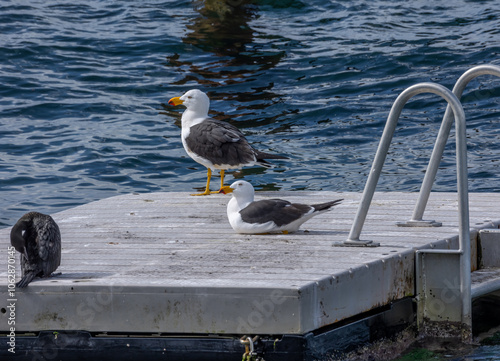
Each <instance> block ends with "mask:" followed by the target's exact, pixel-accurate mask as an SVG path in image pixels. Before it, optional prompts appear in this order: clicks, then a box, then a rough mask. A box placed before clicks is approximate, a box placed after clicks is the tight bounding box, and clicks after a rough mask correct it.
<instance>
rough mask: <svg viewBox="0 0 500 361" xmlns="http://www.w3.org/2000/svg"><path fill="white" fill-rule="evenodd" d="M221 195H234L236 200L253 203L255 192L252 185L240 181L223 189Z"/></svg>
mask: <svg viewBox="0 0 500 361" xmlns="http://www.w3.org/2000/svg"><path fill="white" fill-rule="evenodd" d="M220 193H224V194H227V193H233V195H234V197H235V198H242V199H249V200H250V201H253V197H254V193H255V191H254V189H253V186H252V185H251V184H250V183H248V182H247V181H244V180H239V181H236V182H234V183H233V184H231V185H230V186H225V187H222V188H221V190H220Z"/></svg>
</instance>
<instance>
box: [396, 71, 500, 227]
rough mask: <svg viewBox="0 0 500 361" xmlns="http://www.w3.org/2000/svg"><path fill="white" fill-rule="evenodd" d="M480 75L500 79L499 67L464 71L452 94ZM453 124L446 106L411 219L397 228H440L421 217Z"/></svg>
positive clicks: (458, 91) (449, 106)
mask: <svg viewBox="0 0 500 361" xmlns="http://www.w3.org/2000/svg"><path fill="white" fill-rule="evenodd" d="M480 75H496V76H498V77H500V66H497V65H479V66H476V67H474V68H472V69H470V70H468V71H466V72H465V73H464V74H463V75H462V76H461V77H460V78H459V79H458V80H457V82H456V83H455V86H454V87H453V94H455V96H456V97H457V98H458V99H460V98H461V97H462V93H463V91H464V89H465V87H466V86H467V85H468V84H469V82H470V81H471V80H472V79H474V78H477V77H478V76H480ZM452 123H453V110H452V109H451V105H448V107H447V108H446V112H445V113H444V117H443V121H442V122H441V128H440V129H439V133H438V136H437V139H436V143H435V144H434V149H433V151H432V155H431V158H430V160H429V165H428V166H427V171H426V172H425V176H424V180H423V182H422V186H421V188H420V193H419V196H418V199H417V203H416V205H415V209H414V211H413V215H412V217H411V219H410V220H409V221H407V222H399V223H397V225H398V226H413V227H414V226H440V225H441V223H439V222H435V221H424V220H422V217H423V215H424V211H425V207H426V206H427V201H428V200H429V195H430V193H431V188H432V185H433V183H434V181H435V179H436V173H437V170H438V167H439V163H440V162H441V158H442V157H443V152H444V147H445V145H446V141H447V140H448V137H449V135H450V129H451V125H452Z"/></svg>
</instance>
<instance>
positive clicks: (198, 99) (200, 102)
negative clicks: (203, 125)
mask: <svg viewBox="0 0 500 361" xmlns="http://www.w3.org/2000/svg"><path fill="white" fill-rule="evenodd" d="M168 104H170V105H174V106H175V105H179V104H182V105H184V106H185V107H186V108H187V110H190V111H192V112H195V113H197V114H200V115H207V114H208V109H209V108H210V99H209V98H208V96H207V95H206V94H205V93H203V92H202V91H201V90H198V89H191V90H188V91H187V92H186V93H185V94H184V95H183V96H181V97H175V98H172V99H170V100H169V101H168Z"/></svg>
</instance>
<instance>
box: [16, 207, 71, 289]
mask: <svg viewBox="0 0 500 361" xmlns="http://www.w3.org/2000/svg"><path fill="white" fill-rule="evenodd" d="M10 243H11V244H12V245H13V246H14V247H15V248H16V250H17V251H18V252H20V253H21V270H22V274H23V277H22V279H21V280H20V281H19V282H18V283H17V284H16V286H17V287H19V288H24V287H26V286H27V285H28V284H29V283H30V282H31V281H32V280H33V279H34V278H35V277H49V276H50V275H51V274H52V272H54V271H55V270H56V269H57V267H59V265H60V264H61V232H60V231H59V227H58V226H57V224H56V222H54V220H53V219H52V217H51V216H48V215H46V214H42V213H38V212H29V213H26V214H25V215H24V216H22V217H21V218H20V219H19V220H18V221H17V223H16V224H15V225H14V226H13V227H12V230H11V231H10Z"/></svg>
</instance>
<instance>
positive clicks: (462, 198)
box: [343, 83, 470, 262]
mask: <svg viewBox="0 0 500 361" xmlns="http://www.w3.org/2000/svg"><path fill="white" fill-rule="evenodd" d="M421 93H433V94H436V95H439V96H441V97H442V98H444V99H445V100H446V101H447V102H448V104H449V106H450V107H451V109H452V111H453V113H454V114H455V115H456V116H455V119H456V128H457V131H456V133H457V142H456V147H457V191H458V195H459V215H460V216H459V223H460V229H461V231H460V238H461V239H463V241H465V239H468V238H469V233H468V232H469V226H468V224H469V202H468V189H467V145H466V134H465V130H466V129H465V113H464V110H463V108H462V104H461V103H460V101H459V100H458V99H457V97H456V96H455V95H454V94H453V93H452V92H451V90H449V89H447V88H445V87H444V86H442V85H440V84H436V83H419V84H416V85H413V86H411V87H409V88H407V89H406V90H404V91H403V92H402V93H401V94H400V95H399V96H398V97H397V99H396V101H395V102H394V104H393V105H392V108H391V111H390V113H389V116H388V118H387V122H386V125H385V128H384V132H383V134H382V138H381V140H380V143H379V146H378V149H377V153H376V154H375V159H374V160H373V164H372V168H371V170H370V174H369V175H368V180H367V181H366V185H365V189H364V191H363V195H362V197H361V201H360V204H359V206H358V210H357V213H356V217H355V218H354V222H353V224H352V227H351V231H350V233H349V237H348V239H347V240H346V241H344V242H343V244H344V245H353V246H356V245H360V246H363V245H370V243H372V242H371V241H361V240H360V239H359V236H360V234H361V231H362V229H363V225H364V222H365V219H366V215H367V213H368V209H369V207H370V203H371V201H372V198H373V194H374V193H375V188H376V186H377V183H378V179H379V177H380V173H381V171H382V167H383V165H384V162H385V158H386V156H387V152H388V150H389V146H390V143H391V140H392V137H393V135H394V131H395V129H396V125H397V122H398V120H399V117H400V115H401V112H402V110H403V108H404V106H405V105H406V103H407V102H408V101H409V100H410V98H412V97H413V96H415V95H417V94H421ZM464 237H465V238H464ZM460 248H461V249H464V247H462V245H461V246H460ZM465 248H467V247H465ZM469 262H470V260H469Z"/></svg>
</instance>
